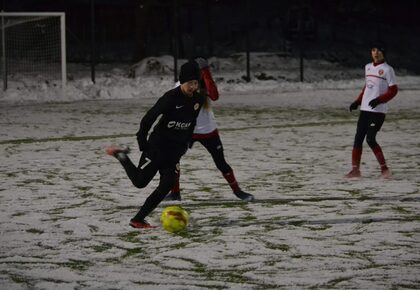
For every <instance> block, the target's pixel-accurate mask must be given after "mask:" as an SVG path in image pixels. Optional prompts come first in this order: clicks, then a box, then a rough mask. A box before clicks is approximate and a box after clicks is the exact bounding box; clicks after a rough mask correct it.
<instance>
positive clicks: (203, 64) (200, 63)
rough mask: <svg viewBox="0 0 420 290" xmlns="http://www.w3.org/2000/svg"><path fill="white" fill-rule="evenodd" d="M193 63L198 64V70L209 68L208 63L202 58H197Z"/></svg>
mask: <svg viewBox="0 0 420 290" xmlns="http://www.w3.org/2000/svg"><path fill="white" fill-rule="evenodd" d="M195 62H196V63H197V64H198V67H199V68H200V69H202V68H206V67H209V62H208V61H207V59H205V58H203V57H197V58H196V59H195Z"/></svg>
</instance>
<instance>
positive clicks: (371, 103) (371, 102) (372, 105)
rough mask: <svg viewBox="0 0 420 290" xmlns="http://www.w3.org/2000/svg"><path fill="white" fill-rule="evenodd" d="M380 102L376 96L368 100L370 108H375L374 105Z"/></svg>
mask: <svg viewBox="0 0 420 290" xmlns="http://www.w3.org/2000/svg"><path fill="white" fill-rule="evenodd" d="M380 103H381V101H379V100H378V98H376V99H373V100H372V101H370V102H369V106H371V107H372V109H375V107H376V106H377V105H379V104H380Z"/></svg>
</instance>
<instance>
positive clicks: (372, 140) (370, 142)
mask: <svg viewBox="0 0 420 290" xmlns="http://www.w3.org/2000/svg"><path fill="white" fill-rule="evenodd" d="M366 142H367V143H368V145H369V147H370V148H373V147H375V146H376V145H378V143H377V142H376V139H375V138H372V137H370V138H369V137H368V138H366Z"/></svg>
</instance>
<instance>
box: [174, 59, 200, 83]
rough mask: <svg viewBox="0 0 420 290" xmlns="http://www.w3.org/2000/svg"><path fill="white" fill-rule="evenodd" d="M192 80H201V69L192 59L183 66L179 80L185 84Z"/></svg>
mask: <svg viewBox="0 0 420 290" xmlns="http://www.w3.org/2000/svg"><path fill="white" fill-rule="evenodd" d="M192 80H197V81H198V80H200V69H199V68H198V64H197V63H196V62H195V61H193V60H190V61H188V62H186V63H184V64H183V65H182V66H181V72H180V73H179V82H180V83H181V84H183V83H186V82H188V81H192Z"/></svg>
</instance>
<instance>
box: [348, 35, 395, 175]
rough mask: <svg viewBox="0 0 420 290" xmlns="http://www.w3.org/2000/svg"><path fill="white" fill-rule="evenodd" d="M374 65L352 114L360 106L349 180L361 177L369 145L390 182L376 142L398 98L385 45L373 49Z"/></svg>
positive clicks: (370, 67)
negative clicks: (391, 103) (365, 147)
mask: <svg viewBox="0 0 420 290" xmlns="http://www.w3.org/2000/svg"><path fill="white" fill-rule="evenodd" d="M371 56H372V60H373V62H372V63H369V64H367V65H366V66H365V77H366V83H365V86H364V87H363V90H362V92H361V93H360V95H359V97H358V98H357V99H356V100H355V101H354V102H353V103H352V104H351V105H350V108H349V109H350V112H351V111H353V110H356V109H357V108H358V107H359V106H360V114H359V120H358V122H357V130H356V135H355V138H354V145H353V150H352V170H351V171H350V172H349V173H348V174H347V175H346V177H348V178H353V177H360V176H361V173H360V159H361V156H362V145H363V141H364V139H365V137H366V142H367V143H368V145H369V147H370V148H371V149H372V151H373V153H374V154H375V156H376V159H377V160H378V162H379V165H380V167H381V176H382V177H383V178H389V177H390V176H391V172H390V170H389V168H388V166H387V164H386V162H385V157H384V154H383V152H382V148H381V147H380V146H379V144H378V143H377V142H376V134H377V133H378V131H379V130H380V129H381V127H382V124H383V123H384V121H385V114H386V112H387V108H388V106H387V103H388V102H389V101H390V100H391V99H392V98H393V97H395V95H396V94H397V92H398V86H397V83H396V81H395V73H394V69H393V68H392V67H391V66H390V65H389V64H387V63H386V62H385V48H384V45H383V44H380V43H379V44H375V45H373V46H372V49H371Z"/></svg>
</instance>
